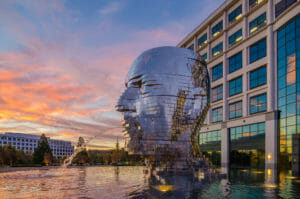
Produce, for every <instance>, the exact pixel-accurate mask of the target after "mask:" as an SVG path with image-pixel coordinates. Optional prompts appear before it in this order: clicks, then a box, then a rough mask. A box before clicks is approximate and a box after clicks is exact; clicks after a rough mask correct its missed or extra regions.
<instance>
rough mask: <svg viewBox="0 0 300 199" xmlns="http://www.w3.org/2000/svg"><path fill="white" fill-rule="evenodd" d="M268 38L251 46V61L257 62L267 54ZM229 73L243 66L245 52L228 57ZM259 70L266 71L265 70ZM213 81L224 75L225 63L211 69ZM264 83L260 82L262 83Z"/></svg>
mask: <svg viewBox="0 0 300 199" xmlns="http://www.w3.org/2000/svg"><path fill="white" fill-rule="evenodd" d="M266 51H267V49H266V39H263V40H261V41H259V42H257V43H255V44H253V45H252V46H250V63H252V62H255V61H257V60H259V59H261V58H263V57H265V56H266V53H267V52H266ZM228 61H229V64H228V69H229V73H232V72H234V71H237V70H239V69H241V68H242V67H243V54H242V52H239V53H237V54H235V55H233V56H231V57H229V59H228ZM259 72H264V71H263V70H261V71H259ZM211 76H212V81H216V80H218V79H220V78H222V77H223V64H222V63H220V64H218V65H216V66H214V67H213V68H212V70H211ZM261 84H262V83H259V85H261Z"/></svg>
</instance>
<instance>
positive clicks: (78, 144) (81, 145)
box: [77, 137, 85, 148]
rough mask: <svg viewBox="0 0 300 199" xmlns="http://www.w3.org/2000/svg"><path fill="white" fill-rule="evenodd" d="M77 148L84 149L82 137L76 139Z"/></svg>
mask: <svg viewBox="0 0 300 199" xmlns="http://www.w3.org/2000/svg"><path fill="white" fill-rule="evenodd" d="M77 147H79V148H81V147H85V142H84V139H83V137H79V138H78V143H77Z"/></svg>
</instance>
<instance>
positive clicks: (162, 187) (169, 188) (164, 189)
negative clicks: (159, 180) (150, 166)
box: [153, 185, 175, 192]
mask: <svg viewBox="0 0 300 199" xmlns="http://www.w3.org/2000/svg"><path fill="white" fill-rule="evenodd" d="M153 187H154V188H155V189H156V190H158V191H161V192H168V191H172V190H175V187H174V186H173V185H157V186H153Z"/></svg>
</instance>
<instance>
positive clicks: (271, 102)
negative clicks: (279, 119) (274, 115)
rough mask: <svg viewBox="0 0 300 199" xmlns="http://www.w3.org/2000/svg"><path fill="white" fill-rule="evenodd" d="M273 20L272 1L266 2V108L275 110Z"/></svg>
mask: <svg viewBox="0 0 300 199" xmlns="http://www.w3.org/2000/svg"><path fill="white" fill-rule="evenodd" d="M272 22H273V1H269V2H268V24H269V26H268V29H267V32H268V34H267V35H268V36H267V57H268V58H267V59H268V65H267V85H268V93H267V101H268V103H267V110H268V111H273V110H275V85H276V84H275V50H274V48H275V45H274V33H273V25H272V24H270V23H272Z"/></svg>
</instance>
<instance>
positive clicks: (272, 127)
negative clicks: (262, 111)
mask: <svg viewBox="0 0 300 199" xmlns="http://www.w3.org/2000/svg"><path fill="white" fill-rule="evenodd" d="M278 117H279V111H271V112H267V113H266V119H265V121H266V123H265V169H266V172H267V170H268V169H276V168H277V163H278Z"/></svg>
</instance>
